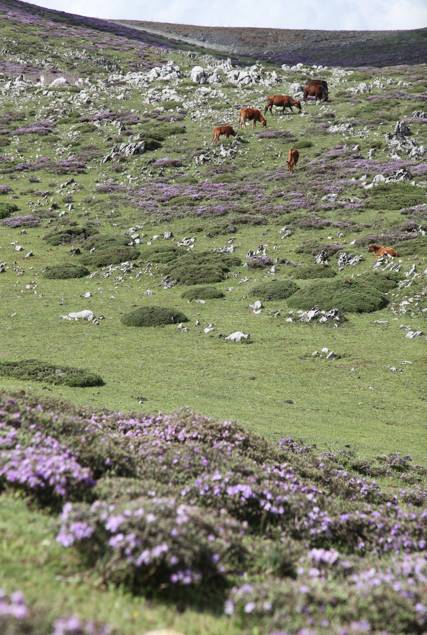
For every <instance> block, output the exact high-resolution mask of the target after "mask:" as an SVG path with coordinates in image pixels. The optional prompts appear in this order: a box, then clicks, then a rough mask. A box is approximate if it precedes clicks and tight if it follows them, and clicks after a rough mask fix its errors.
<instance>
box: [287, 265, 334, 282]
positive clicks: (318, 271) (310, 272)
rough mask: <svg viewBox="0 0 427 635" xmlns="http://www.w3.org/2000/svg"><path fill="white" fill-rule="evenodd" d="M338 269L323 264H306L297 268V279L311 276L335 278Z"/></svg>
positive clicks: (307, 278) (305, 278) (306, 278)
mask: <svg viewBox="0 0 427 635" xmlns="http://www.w3.org/2000/svg"><path fill="white" fill-rule="evenodd" d="M336 275H337V274H336V271H334V270H333V269H331V267H324V266H322V265H306V266H304V267H298V268H297V269H295V278H296V279H297V280H309V279H311V278H334V277H335V276H336Z"/></svg>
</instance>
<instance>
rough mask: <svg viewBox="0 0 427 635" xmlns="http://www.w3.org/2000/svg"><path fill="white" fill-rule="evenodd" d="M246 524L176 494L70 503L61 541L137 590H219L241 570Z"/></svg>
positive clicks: (106, 575)
mask: <svg viewBox="0 0 427 635" xmlns="http://www.w3.org/2000/svg"><path fill="white" fill-rule="evenodd" d="M243 532H244V526H241V524H240V523H238V522H236V521H235V520H233V519H232V518H230V517H229V516H228V515H227V514H226V513H225V512H222V513H219V514H212V512H207V511H206V510H204V509H201V508H198V507H192V506H189V505H186V504H183V503H181V502H180V501H178V500H176V499H174V498H153V499H148V498H140V499H136V500H133V501H132V502H121V503H117V504H108V503H107V502H101V501H97V502H95V503H93V504H92V505H91V506H89V505H84V504H80V505H73V504H71V503H67V504H66V505H65V506H64V509H63V512H62V516H61V528H60V531H59V534H58V537H57V539H58V541H59V542H60V544H62V545H63V546H64V547H70V546H72V545H74V546H76V547H77V548H78V549H79V550H80V552H81V553H82V555H83V557H84V558H85V559H86V560H87V561H88V562H89V563H91V564H95V563H96V564H98V566H99V568H100V569H101V571H102V574H103V576H104V578H105V579H106V580H109V581H110V580H111V581H114V582H116V583H123V584H126V585H127V586H129V587H130V588H131V589H133V590H134V591H135V592H140V591H141V590H144V591H145V592H147V591H151V592H153V593H158V592H167V591H170V590H172V589H174V588H181V589H185V588H187V589H189V590H190V592H191V590H194V588H195V587H203V588H209V589H211V590H214V591H215V592H218V590H219V589H221V588H222V587H224V586H225V583H226V581H227V577H228V576H229V575H230V574H232V573H234V572H237V571H239V569H240V567H241V566H242V564H243V560H244V556H245V549H244V547H243V545H242V534H243Z"/></svg>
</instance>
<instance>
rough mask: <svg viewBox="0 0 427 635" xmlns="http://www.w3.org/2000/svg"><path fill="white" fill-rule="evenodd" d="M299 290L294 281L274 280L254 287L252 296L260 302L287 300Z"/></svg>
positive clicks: (251, 292)
mask: <svg viewBox="0 0 427 635" xmlns="http://www.w3.org/2000/svg"><path fill="white" fill-rule="evenodd" d="M298 289H299V287H298V285H297V284H295V282H294V281H293V280H274V281H273V282H266V283H264V284H259V285H257V286H256V287H253V288H252V289H251V291H250V294H251V295H252V296H254V297H256V298H258V299H259V300H285V299H286V298H289V297H290V296H291V295H293V294H294V293H295V292H296V291H298Z"/></svg>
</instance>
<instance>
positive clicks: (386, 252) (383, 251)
mask: <svg viewBox="0 0 427 635" xmlns="http://www.w3.org/2000/svg"><path fill="white" fill-rule="evenodd" d="M368 251H370V252H373V253H374V254H375V256H376V257H377V258H381V256H391V258H398V257H399V254H398V253H397V251H396V250H395V249H393V247H384V245H369V247H368Z"/></svg>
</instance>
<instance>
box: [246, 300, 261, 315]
mask: <svg viewBox="0 0 427 635" xmlns="http://www.w3.org/2000/svg"><path fill="white" fill-rule="evenodd" d="M249 308H250V309H252V312H253V313H255V315H258V314H259V313H261V311H262V308H263V306H262V302H261V300H256V301H255V302H254V303H253V304H250V305H249Z"/></svg>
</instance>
